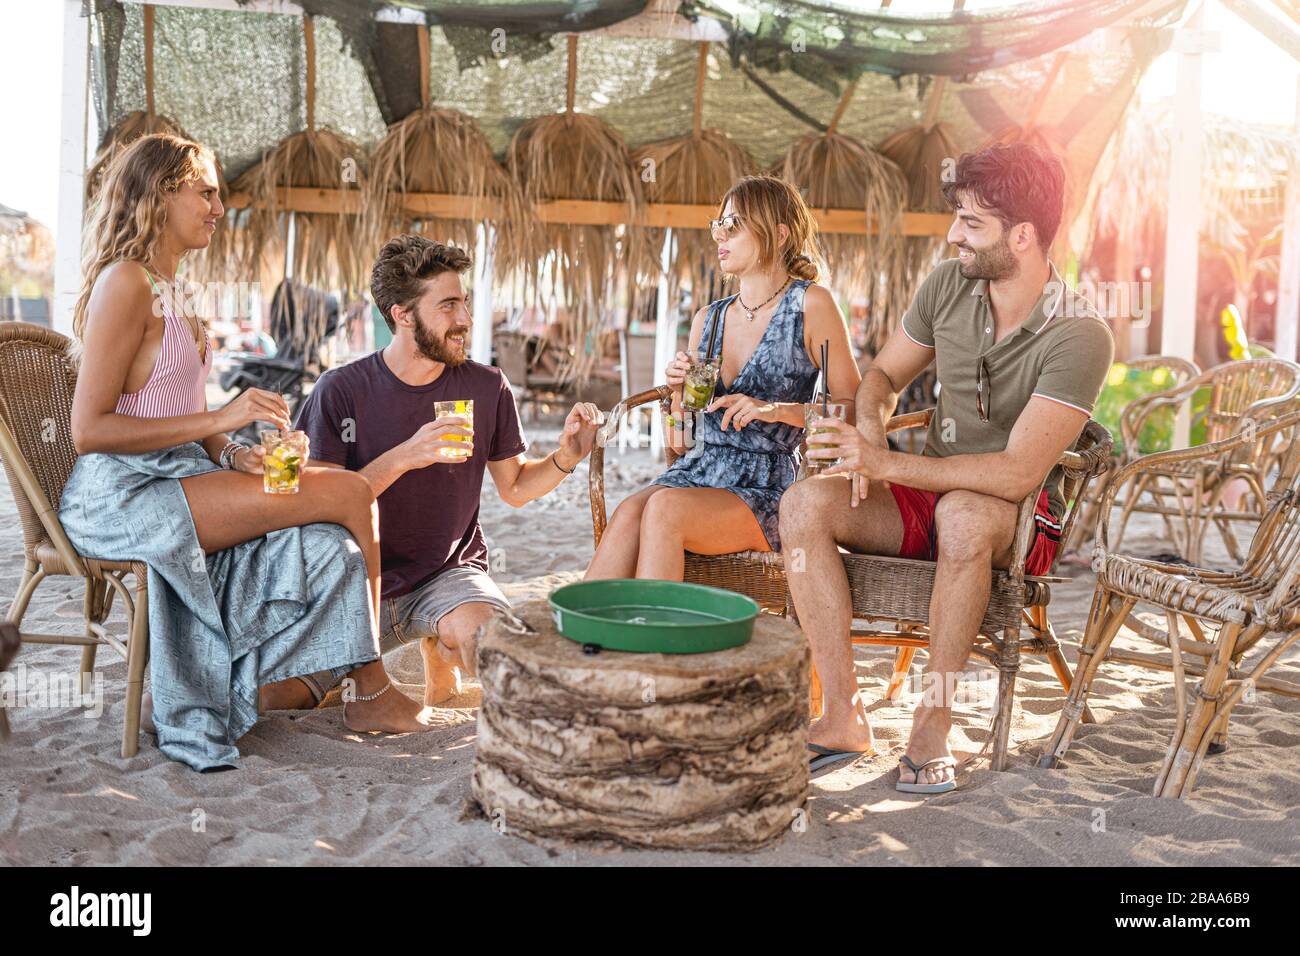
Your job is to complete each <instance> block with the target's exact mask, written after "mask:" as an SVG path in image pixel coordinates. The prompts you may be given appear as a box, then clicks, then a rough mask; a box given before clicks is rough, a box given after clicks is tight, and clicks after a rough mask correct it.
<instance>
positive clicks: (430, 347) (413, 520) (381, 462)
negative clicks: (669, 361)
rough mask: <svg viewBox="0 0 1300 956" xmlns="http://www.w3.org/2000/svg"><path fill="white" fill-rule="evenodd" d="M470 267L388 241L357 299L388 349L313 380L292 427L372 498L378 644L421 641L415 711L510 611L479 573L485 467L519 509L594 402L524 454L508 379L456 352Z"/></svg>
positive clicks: (547, 482) (438, 697) (419, 243)
mask: <svg viewBox="0 0 1300 956" xmlns="http://www.w3.org/2000/svg"><path fill="white" fill-rule="evenodd" d="M469 267H470V259H469V256H468V255H466V254H465V253H464V252H463V251H461V250H460V249H457V248H455V247H454V246H445V245H442V244H441V243H437V242H432V241H430V240H428V239H425V238H424V237H422V236H413V235H404V236H398V237H397V238H395V239H391V240H389V241H388V243H387V244H385V246H384V248H383V249H382V251H381V252H380V253H379V259H378V260H377V261H376V262H375V266H374V269H373V270H372V272H371V276H370V291H371V294H372V295H373V297H374V300H375V304H376V305H377V306H378V308H379V311H380V312H381V313H383V316H384V321H385V322H387V323H388V327H389V328H390V329H391V330H392V332H393V341H392V342H390V343H389V344H388V346H387V347H385V348H383V349H381V350H380V351H378V352H374V353H372V354H370V355H367V356H366V357H365V358H361V359H357V360H356V361H355V362H351V363H349V364H347V365H344V366H341V367H339V368H336V369H333V370H331V371H329V372H327V373H326V374H325V375H323V376H322V377H321V379H320V381H319V382H318V383H317V384H316V387H315V388H314V389H313V390H312V393H311V395H310V396H309V397H308V398H307V401H306V402H305V403H304V404H303V407H302V410H301V412H299V415H298V425H297V427H298V428H300V429H302V430H303V431H305V432H306V433H307V435H308V436H309V438H310V440H311V457H312V460H313V462H314V463H315V464H321V465H334V466H337V467H340V468H347V469H349V470H352V471H359V472H361V474H363V475H365V476H366V478H368V479H369V481H370V485H371V487H372V488H373V489H374V492H375V496H376V498H377V499H378V501H379V547H380V554H381V560H382V562H383V568H382V572H383V607H382V608H381V609H380V627H381V630H382V632H383V633H382V636H381V639H380V648H381V650H383V651H385V652H387V651H390V650H392V649H393V648H395V647H397V646H398V645H399V644H406V643H409V642H411V641H415V640H419V641H420V645H421V651H422V653H423V657H424V662H425V696H424V703H425V704H426V705H433V704H438V703H441V702H443V701H445V700H447V699H448V698H450V697H452V696H454V695H455V694H456V693H458V692H459V687H460V674H459V671H458V669H457V665H458V664H459V665H461V666H463V667H464V668H465V669H466V670H467V671H469V672H470V673H473V672H474V650H475V649H474V634H475V632H476V631H477V630H478V628H479V626H480V625H481V624H483V623H485V622H486V621H487V620H488V619H489V618H490V617H491V615H492V613H493V608H494V607H502V608H508V607H509V604H508V602H507V601H506V598H505V595H503V594H502V593H501V589H500V588H499V587H497V585H496V584H495V583H494V582H493V580H492V578H491V577H489V576H488V560H487V558H488V555H487V546H486V544H485V543H484V540H483V530H482V529H481V528H480V527H479V520H478V517H479V495H480V493H481V491H482V488H483V472H484V470H487V471H489V472H491V473H492V480H493V482H494V483H495V484H496V487H497V492H498V493H499V494H500V495H501V498H502V500H503V501H505V502H506V503H507V504H509V505H513V506H514V507H516V508H518V507H521V506H523V505H525V504H527V503H528V502H530V501H532V500H534V499H536V498H540V497H541V496H542V495H545V494H546V493H547V492H549V491H551V490H552V489H554V488H555V487H556V486H557V485H559V484H560V482H561V481H563V480H564V479H565V477H567V476H568V475H570V474H572V473H573V470H574V469H575V468H577V466H578V463H579V462H580V461H582V459H583V458H585V457H586V456H587V455H588V454H589V453H590V452H591V447H592V444H593V443H594V441H595V437H596V429H597V427H598V426H599V424H600V422H601V413H600V411H599V409H597V408H596V406H595V405H592V404H589V403H579V404H577V405H575V406H574V407H573V410H572V411H570V412H569V415H568V417H567V418H566V419H565V422H564V432H563V435H562V436H561V439H560V447H559V448H558V449H557V450H556V451H554V452H552V453H551V454H550V455H548V456H546V457H545V458H543V459H539V460H536V461H528V460H527V459H526V458H525V457H524V449H525V447H526V446H525V443H524V438H523V435H522V434H521V431H520V427H519V411H518V408H517V407H516V405H515V399H514V394H513V393H512V392H511V391H510V384H509V383H508V382H507V381H506V379H505V376H504V375H503V374H502V373H501V370H500V369H498V368H494V367H493V366H490V365H480V364H479V363H478V362H473V361H469V360H468V359H467V357H466V346H467V344H468V342H469V338H470V328H471V325H472V319H471V316H470V311H469V308H468V301H467V297H466V294H465V289H464V286H463V284H462V283H461V275H462V273H464V272H465V271H466V270H467V269H468V268H469ZM463 399H472V400H473V402H474V407H473V421H472V422H470V421H467V420H466V419H465V418H463V417H459V416H446V415H444V416H443V417H441V418H439V417H438V416H437V415H436V414H435V404H436V403H437V402H450V401H459V400H463ZM466 451H468V452H469V454H468V455H465V452H466ZM457 452H459V453H460V455H461V456H463V457H453V455H454V454H455V453H457ZM303 683H304V684H306V685H307V687H308V689H310V690H311V692H312V696H313V697H316V698H317V699H319V698H320V697H322V696H323V695H324V692H325V691H327V690H328V689H329V688H328V686H326V685H325V683H324V676H323V675H316V677H314V678H308V679H305V680H303Z"/></svg>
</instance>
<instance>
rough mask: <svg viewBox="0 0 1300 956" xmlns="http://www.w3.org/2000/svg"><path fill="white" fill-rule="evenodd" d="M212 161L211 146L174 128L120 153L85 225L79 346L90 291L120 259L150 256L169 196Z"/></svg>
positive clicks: (76, 330)
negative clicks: (178, 132)
mask: <svg viewBox="0 0 1300 956" xmlns="http://www.w3.org/2000/svg"><path fill="white" fill-rule="evenodd" d="M205 160H206V161H208V162H211V161H213V155H212V151H211V150H209V149H208V148H207V147H206V146H204V145H202V144H200V143H196V142H194V141H193V140H188V139H185V138H183V137H181V136H174V135H172V134H170V133H154V134H152V135H149V136H142V137H140V138H139V139H138V140H136V141H135V142H134V143H132V144H131V145H130V146H128V147H127V148H126V149H124V150H122V152H121V153H119V154H118V155H117V158H116V159H114V160H113V162H112V163H110V164H109V167H108V169H107V170H106V171H105V173H104V179H103V184H102V185H101V186H100V189H99V195H98V197H97V198H96V200H95V205H94V207H93V209H92V211H91V215H90V218H89V221H88V223H87V225H86V230H85V234H84V239H83V241H82V253H81V275H82V284H81V295H80V296H78V297H77V305H76V308H75V309H74V310H73V313H72V334H73V335H74V336H75V338H76V341H77V344H78V346H79V345H80V343H81V342H82V340H83V338H84V334H85V331H86V311H87V308H88V307H89V305H90V293H91V291H92V290H93V289H94V288H95V282H96V280H98V279H99V276H100V274H101V273H102V272H103V271H104V270H105V269H107V268H108V267H109V266H111V265H112V264H113V263H115V262H122V261H135V262H149V261H151V260H152V259H153V257H154V255H155V254H156V253H157V251H158V246H159V243H160V242H161V241H162V236H163V229H164V227H165V226H166V225H167V205H166V203H165V202H164V200H165V199H166V197H167V196H168V195H169V194H171V193H175V192H176V191H177V190H178V189H180V188H181V187H182V186H184V185H185V184H186V183H189V182H193V181H194V180H196V179H199V178H201V177H202V175H203V163H204V161H205Z"/></svg>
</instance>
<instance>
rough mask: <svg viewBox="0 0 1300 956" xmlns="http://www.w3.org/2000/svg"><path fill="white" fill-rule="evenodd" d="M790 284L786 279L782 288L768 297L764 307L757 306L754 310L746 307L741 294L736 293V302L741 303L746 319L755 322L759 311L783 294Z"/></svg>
mask: <svg viewBox="0 0 1300 956" xmlns="http://www.w3.org/2000/svg"><path fill="white" fill-rule="evenodd" d="M789 284H790V280H789V279H786V280H785V281H784V282H782V283H781V288H779V289H777V290H776V291H775V292H773V293H772V294H771V295H769V296H768V297H767V300H766V301H765V302H764V303H763V305H757V306H755V307H754V308H752V309H751V308H750V307H749V306H747V305H745V300H744V299H742V298H741V297H740V293H739V292H737V293H736V301H737V302H739V303H740V309H741V311H742V312H744V313H745V318H746V319H748V320H749V321H750V322H753V321H754V313H755V312H757V311H758V310H759V309H761V308H763V306H764V305H767V303H768V302H771V301H772V300H773V299H775V298H776V297H777V296H778V295H780V294H781V293H782V292H784V291H785V287H786V286H788V285H789Z"/></svg>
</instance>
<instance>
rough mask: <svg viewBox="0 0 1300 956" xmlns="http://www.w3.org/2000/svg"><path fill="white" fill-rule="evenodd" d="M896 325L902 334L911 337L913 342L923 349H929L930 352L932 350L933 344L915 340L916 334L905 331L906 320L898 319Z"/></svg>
mask: <svg viewBox="0 0 1300 956" xmlns="http://www.w3.org/2000/svg"><path fill="white" fill-rule="evenodd" d="M898 327H899V328H900V329H902V330H903V334H904V335H906V336H907V337H908V338H909V339H911V340H912V341H913V342H916V344H917V345H919V346H921V348H923V349H929V350H930V351H931V352H933V351H934V346H933V345H926V344H925V343H924V342H917V340H916V336H914V335H913V334H912V333H911V332H909V331H907V323H906V322H901V321H900V322H899V323H898Z"/></svg>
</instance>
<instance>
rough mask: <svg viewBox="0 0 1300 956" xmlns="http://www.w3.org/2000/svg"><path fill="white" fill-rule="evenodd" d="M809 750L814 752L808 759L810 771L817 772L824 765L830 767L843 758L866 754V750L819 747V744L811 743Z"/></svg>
mask: <svg viewBox="0 0 1300 956" xmlns="http://www.w3.org/2000/svg"><path fill="white" fill-rule="evenodd" d="M808 750H809V751H810V752H811V753H812V754H813V756H812V757H811V758H810V759H809V760H808V772H809V773H816V772H817V771H818V770H821V769H822V768H823V767H829V766H830V765H831V764H835V763H839V762H840V761H843V760H854V759H856V758H858V757H863V756H866V751H863V750H833V749H831V748H830V747H819V746H818V745H817V744H809V745H808Z"/></svg>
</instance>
